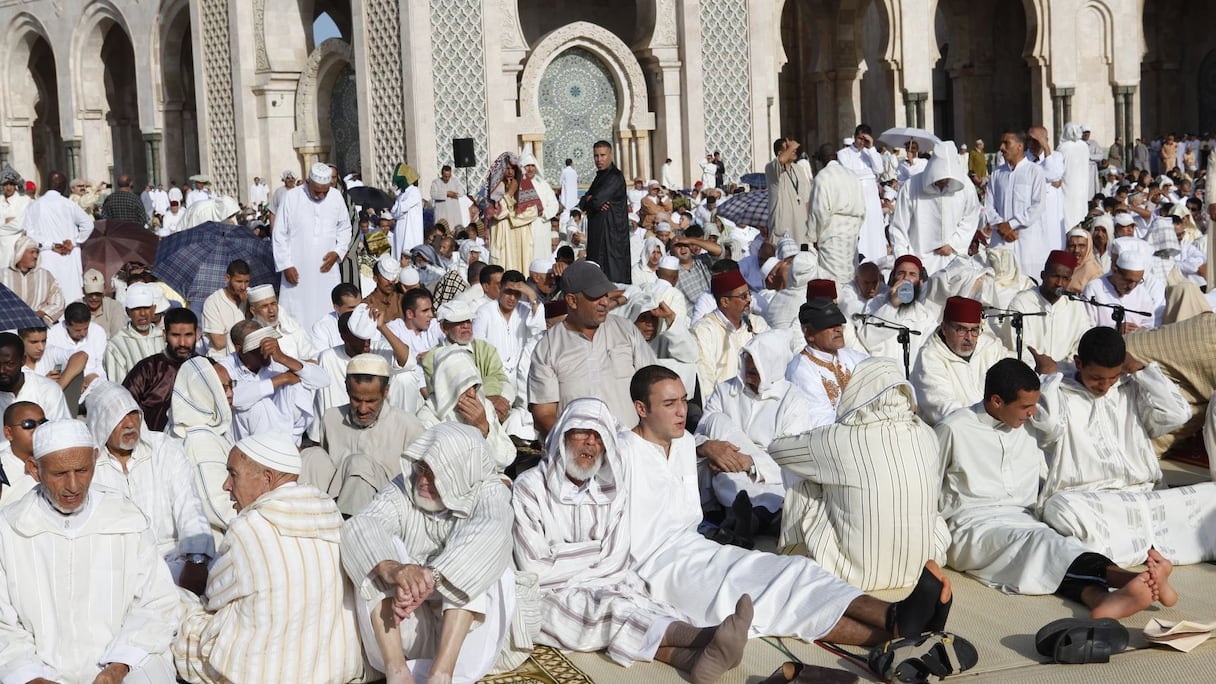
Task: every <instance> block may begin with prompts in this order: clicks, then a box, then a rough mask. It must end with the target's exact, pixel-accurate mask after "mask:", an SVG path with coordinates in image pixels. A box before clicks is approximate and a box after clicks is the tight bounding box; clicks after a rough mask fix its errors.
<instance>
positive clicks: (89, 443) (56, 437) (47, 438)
mask: <svg viewBox="0 0 1216 684" xmlns="http://www.w3.org/2000/svg"><path fill="white" fill-rule="evenodd" d="M81 447H88V448H89V449H96V448H97V443H96V442H94V441H93V435H91V434H89V428H88V427H86V426H85V424H84V423H82V422H80V421H79V420H70V419H65V420H52V421H50V422H49V423H43V424H42V425H39V426H38V428H37V429H36V430H34V458H35V459H41V458H42V457H43V456H46V455H47V454H53V453H55V452H57V451H66V450H68V449H79V448H81Z"/></svg>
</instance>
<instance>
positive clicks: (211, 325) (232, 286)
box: [203, 259, 251, 359]
mask: <svg viewBox="0 0 1216 684" xmlns="http://www.w3.org/2000/svg"><path fill="white" fill-rule="evenodd" d="M250 278H251V275H250V272H249V264H248V263H247V262H246V261H245V260H244V259H236V260H234V261H232V262H230V263H229V264H228V268H227V269H226V270H225V271H224V287H222V288H220V289H218V290H216V291H215V292H212V293H211V295H210V296H208V297H207V299H206V300H204V301H203V334H204V335H206V336H207V342H208V343H209V344H208V348H209V351H208V356H211V357H212V358H215V359H222V358H224V356H226V355H227V354H228V331H229V330H231V329H232V326H234V325H236V324H237V323H239V322H240V321H243V320H245V319H246V318H248V317H249V294H248V293H249V281H250Z"/></svg>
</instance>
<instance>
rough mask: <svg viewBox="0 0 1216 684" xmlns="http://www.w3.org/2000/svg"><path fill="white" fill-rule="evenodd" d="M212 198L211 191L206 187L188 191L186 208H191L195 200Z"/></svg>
mask: <svg viewBox="0 0 1216 684" xmlns="http://www.w3.org/2000/svg"><path fill="white" fill-rule="evenodd" d="M209 199H212V195H211V191H210V190H207V189H206V188H204V189H202V190H199V189H198V188H194V189H193V190H191V191H190V192H188V193H186V208H187V209H189V208H190V207H191V206H192V205H193V204H194V203H195V202H201V201H203V200H209Z"/></svg>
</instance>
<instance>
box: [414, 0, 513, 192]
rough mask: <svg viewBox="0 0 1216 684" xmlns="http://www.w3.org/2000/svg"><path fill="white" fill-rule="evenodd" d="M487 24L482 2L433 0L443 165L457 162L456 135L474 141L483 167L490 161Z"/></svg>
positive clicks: (437, 121) (433, 48) (433, 66)
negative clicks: (487, 110)
mask: <svg viewBox="0 0 1216 684" xmlns="http://www.w3.org/2000/svg"><path fill="white" fill-rule="evenodd" d="M483 26H484V22H483V17H482V3H481V1H480V0H431V71H432V73H433V74H434V89H435V152H436V155H435V156H436V158H437V160H438V162H439V164H440V165H443V164H452V161H453V160H452V139H453V138H472V139H473V148H474V152H475V154H476V157H477V164H478V168H485V167H487V166H488V165H489V162H490V160H489V158H488V156H489V154H488V150H487V140H486V129H487V128H488V125H487V123H488V121H487V113H486V54H485V33H484V29H483ZM507 33H510V31H509V30H508V31H507Z"/></svg>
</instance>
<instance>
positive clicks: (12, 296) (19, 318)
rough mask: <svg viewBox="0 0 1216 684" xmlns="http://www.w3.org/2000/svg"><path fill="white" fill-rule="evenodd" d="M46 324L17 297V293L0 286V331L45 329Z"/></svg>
mask: <svg viewBox="0 0 1216 684" xmlns="http://www.w3.org/2000/svg"><path fill="white" fill-rule="evenodd" d="M45 327H46V322H44V321H43V320H42V319H41V318H38V314H36V313H34V310H33V309H31V308H30V305H29V304H26V303H25V302H23V301H22V300H21V298H20V297H18V296H17V293H15V292H13V291H12V290H10V289H8V288H7V287H5V286H4V285H0V330H20V329H22V328H45Z"/></svg>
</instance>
